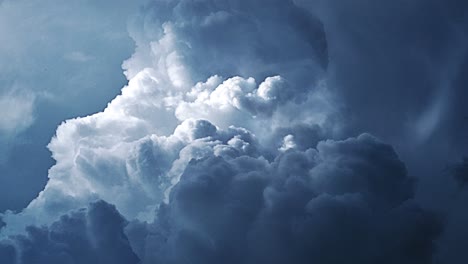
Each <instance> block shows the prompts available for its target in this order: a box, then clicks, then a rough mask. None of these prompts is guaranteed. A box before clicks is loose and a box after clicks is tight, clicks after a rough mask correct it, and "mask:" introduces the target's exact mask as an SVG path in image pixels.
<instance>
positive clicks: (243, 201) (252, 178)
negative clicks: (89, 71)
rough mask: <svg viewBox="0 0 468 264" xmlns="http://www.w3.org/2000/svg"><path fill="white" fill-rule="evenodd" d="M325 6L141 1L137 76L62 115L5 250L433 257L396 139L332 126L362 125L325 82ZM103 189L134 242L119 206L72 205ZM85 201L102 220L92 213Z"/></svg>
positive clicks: (252, 258)
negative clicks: (37, 183) (86, 112)
mask: <svg viewBox="0 0 468 264" xmlns="http://www.w3.org/2000/svg"><path fill="white" fill-rule="evenodd" d="M299 2H300V1H299ZM311 2H314V3H315V1H311ZM318 2H320V1H317V4H318ZM301 4H302V3H301ZM322 4H323V5H325V4H324V3H322ZM323 5H318V7H320V8H322V9H321V10H322V11H323V12H324V13H322V17H321V16H316V15H314V12H310V10H307V9H304V8H302V7H300V6H298V5H297V3H296V2H294V1H280V0H274V1H268V2H266V1H247V0H245V1H242V0H239V1H230V0H221V1H215V0H202V1H189V0H178V1H166V0H158V1H153V2H152V3H151V4H149V5H148V6H146V7H145V9H144V10H143V11H142V14H141V15H140V16H139V17H137V18H135V19H134V20H133V21H132V22H131V25H130V27H129V28H130V34H131V36H132V38H133V39H134V40H135V43H136V51H135V53H134V55H133V56H132V57H131V58H130V59H128V60H126V61H125V62H124V63H123V67H124V70H125V75H126V76H127V78H128V79H129V82H128V85H127V86H125V87H124V88H123V89H122V91H121V94H120V95H118V96H117V97H116V98H115V99H113V100H112V101H111V102H110V103H109V104H108V105H107V107H106V108H105V109H104V110H103V111H102V112H99V113H96V114H93V115H90V116H86V117H81V118H75V119H70V120H67V121H65V122H63V123H62V124H61V125H60V126H59V127H58V129H57V131H56V135H55V136H54V138H53V139H52V141H51V142H50V144H49V149H50V150H51V152H52V155H53V158H54V159H55V160H56V164H55V165H54V166H53V167H52V168H51V169H50V170H49V175H48V176H49V181H48V183H47V185H46V186H45V188H44V190H43V191H42V192H41V193H40V194H39V195H38V197H37V198H36V199H34V200H33V201H32V202H31V203H30V204H29V206H28V207H27V208H26V209H25V210H23V211H22V212H20V213H14V212H11V211H8V212H5V213H4V214H3V215H2V218H3V221H4V222H5V226H4V227H3V228H2V229H1V235H2V236H3V238H4V242H2V246H1V248H0V250H1V251H0V254H2V255H1V256H2V258H4V259H6V260H7V261H10V262H12V261H15V260H16V261H22V259H26V260H25V261H26V263H28V261H27V260H28V257H29V258H31V259H33V258H38V257H42V258H43V259H44V261H49V259H48V258H51V259H52V260H50V261H65V260H66V261H75V256H76V255H74V254H75V253H76V252H80V253H83V252H84V253H83V254H80V256H82V257H84V258H88V259H87V260H86V261H88V262H91V263H93V262H92V261H98V262H99V261H100V262H99V263H103V262H104V263H105V262H106V261H107V262H112V261H113V260H111V259H106V258H104V259H100V257H101V255H104V256H106V257H109V258H111V257H112V258H116V260H115V262H117V263H120V262H118V261H122V262H123V261H126V262H125V263H135V262H138V261H140V262H141V263H267V262H272V263H285V262H292V263H309V262H317V263H342V262H349V261H352V262H358V263H430V262H431V261H432V259H433V255H434V252H435V243H434V240H435V239H436V238H437V236H438V234H439V233H440V230H441V226H440V224H439V222H438V221H437V219H436V217H435V216H434V215H432V214H431V213H429V211H427V210H425V209H423V208H422V207H420V206H418V204H417V202H416V201H415V200H414V195H415V189H414V185H415V181H414V179H413V178H411V177H409V176H408V173H407V171H406V168H405V165H404V164H403V162H401V161H400V160H399V158H398V156H397V154H396V153H395V151H394V150H393V148H392V147H391V146H389V145H386V144H384V143H382V142H380V141H379V140H377V139H376V138H374V137H373V136H370V135H368V134H362V135H361V136H359V137H357V138H354V137H351V138H348V139H345V140H339V139H338V138H346V137H347V134H345V133H347V132H349V131H352V132H356V131H357V130H358V129H354V128H355V127H359V125H358V124H357V123H353V121H352V119H353V118H350V122H351V123H352V124H351V125H349V124H347V123H345V124H346V125H347V126H348V127H345V128H344V127H343V125H342V124H343V123H342V122H341V121H342V119H343V115H342V114H343V112H342V110H343V108H342V107H343V106H345V107H350V106H352V105H353V104H354V103H353V100H352V99H353V98H355V97H352V98H350V99H349V100H343V98H346V96H344V95H346V92H343V91H341V90H339V89H330V84H332V85H334V86H336V87H339V86H340V85H343V84H344V83H345V82H344V81H343V82H341V81H342V80H341V79H339V78H338V79H339V81H338V79H337V78H336V77H337V76H338V75H335V74H337V72H338V70H337V68H336V67H337V66H336V64H334V63H341V60H338V62H337V61H336V60H335V61H333V59H336V58H335V57H336V56H339V55H340V54H341V53H340V52H339V51H340V49H339V47H338V46H339V43H340V39H339V38H336V36H341V34H339V33H340V31H336V30H333V28H334V27H335V26H337V24H340V23H338V22H335V21H333V18H334V17H333V16H331V15H330V16H329V17H328V19H325V17H327V16H326V14H327V12H325V11H329V10H328V9H324V8H323ZM318 10H320V9H318ZM340 10H341V9H340ZM353 10H354V9H353ZM323 16H325V17H323ZM317 17H319V18H320V19H321V20H322V21H320V20H318V19H317ZM346 17H347V16H345V18H346ZM322 22H323V23H322ZM345 24H346V23H345ZM340 25H341V24H340ZM349 25H353V24H352V23H351V24H349ZM366 25H367V24H366ZM330 32H331V33H330ZM337 32H338V33H337ZM328 33H329V34H328ZM341 33H342V32H341ZM343 34H344V33H343ZM329 35H330V36H331V38H329ZM344 35H345V36H347V34H344ZM330 42H332V43H330ZM343 43H346V42H343ZM330 48H333V50H330ZM329 52H330V53H329ZM345 53H346V52H345ZM329 54H331V55H333V56H330V61H329ZM350 56H351V55H350ZM395 57H396V56H395ZM66 58H67V59H69V60H73V61H78V62H85V61H88V60H89V59H91V58H90V57H89V56H87V54H80V53H78V52H73V53H70V54H68V55H67V56H66ZM339 59H343V58H342V57H340V58H339ZM329 63H330V64H329ZM344 65H347V64H344ZM329 66H331V72H328V71H329ZM348 66H349V65H348ZM350 66H351V67H352V66H353V65H350ZM346 76H352V74H349V75H346ZM356 76H357V77H360V76H359V75H356ZM350 87H355V83H351V84H350ZM352 89H353V88H351V90H349V93H352ZM361 95H362V94H361ZM372 96H374V95H372ZM356 97H359V95H356ZM368 101H372V100H371V99H369V100H368ZM372 103H374V101H372ZM342 104H344V105H342ZM404 106H405V105H404ZM385 107H387V106H385ZM345 110H347V109H346V108H345ZM436 112H437V111H436ZM347 113H348V112H347ZM349 113H351V115H354V114H355V112H352V111H351V112H349ZM365 119H366V120H367V121H369V122H373V119H372V118H367V117H366V118H365ZM429 119H431V118H429ZM389 121H392V119H389ZM423 123H426V122H423ZM428 123H431V122H428ZM391 124H395V123H391ZM350 127H351V128H350ZM363 127H364V129H366V128H367V127H366V126H363ZM376 132H378V131H376ZM358 134H360V133H358ZM343 135H345V136H343ZM384 136H385V135H384ZM96 199H103V200H105V201H106V202H109V203H111V204H113V205H115V207H116V210H118V212H120V213H121V214H122V215H123V217H125V219H127V220H129V221H131V224H129V225H127V226H126V228H125V232H126V234H127V236H128V238H129V241H130V242H129V243H130V245H131V250H130V249H129V248H128V244H127V243H128V242H127V240H126V238H125V236H124V235H123V234H122V228H123V226H124V225H126V224H125V221H124V220H123V218H122V216H120V215H119V214H118V213H117V211H116V210H114V209H109V208H112V207H111V206H109V205H107V204H105V203H103V202H98V203H97V204H96V203H93V204H91V206H90V207H89V209H88V211H86V210H84V211H73V210H74V209H76V208H82V207H86V206H87V205H88V204H89V203H90V202H93V201H95V200H96ZM96 207H99V208H101V209H95V208H96ZM103 208H104V209H103ZM106 208H107V209H106ZM91 212H95V214H97V215H101V216H102V218H99V217H98V218H99V219H101V220H102V219H106V220H102V221H101V220H96V221H97V222H99V223H98V224H97V225H98V226H99V227H93V224H92V223H93V220H92V219H94V218H93V215H94V213H91ZM100 212H103V213H100ZM63 215H65V216H63ZM80 219H81V220H80ZM83 219H84V220H83ZM75 221H76V222H77V223H85V224H83V225H81V227H80V228H81V229H79V230H78V231H77V233H79V234H80V235H77V234H75V233H74V230H77V229H76V228H77V227H74V226H72V225H68V224H67V223H69V222H75ZM80 221H81V222H80ZM104 222H106V223H110V224H109V225H110V227H109V228H111V229H112V230H109V229H106V226H101V224H103V223H104ZM31 225H34V226H36V227H27V226H31ZM41 225H45V226H48V227H44V228H42V227H37V226H41ZM78 226H80V225H78ZM101 227H102V228H103V229H102V230H105V231H104V234H102V233H99V232H100V231H102V230H98V229H100V228H101ZM25 228H26V229H25ZM24 230H26V231H24ZM57 230H59V231H57ZM57 232H58V234H59V235H55V234H56V233H57ZM67 232H68V233H67ZM18 233H20V234H21V233H23V234H22V235H18ZM89 233H91V234H94V233H96V236H97V237H94V238H93V239H90V238H89V237H88V236H86V235H85V234H89ZM115 236H117V237H115ZM73 237H75V238H76V239H72V238H73ZM95 240H97V242H96V241H95ZM76 241H78V242H76ZM107 242H109V243H110V242H112V243H110V244H107ZM74 243H83V244H79V245H77V244H74ZM114 243H118V244H116V245H115V244H114ZM104 245H106V246H104ZM57 247H58V248H60V249H61V248H62V247H64V248H66V249H67V250H65V251H63V250H57V249H56V248H57ZM116 249H121V250H119V251H118V252H114V251H112V250H116ZM131 251H133V252H134V254H136V255H137V256H138V259H139V260H138V259H137V258H136V256H135V255H133V253H132V252H131ZM54 252H55V253H54ZM57 252H59V253H57ZM61 252H65V253H63V254H62V253H61ZM99 252H100V253H99ZM101 253H102V254H101ZM35 254H36V255H35ZM37 254H39V255H37ZM41 254H43V255H41ZM96 254H97V255H99V256H96ZM119 254H123V255H119ZM80 256H76V257H80ZM64 259H65V260H64ZM76 261H84V260H83V259H78V260H76ZM7 263H8V262H7Z"/></svg>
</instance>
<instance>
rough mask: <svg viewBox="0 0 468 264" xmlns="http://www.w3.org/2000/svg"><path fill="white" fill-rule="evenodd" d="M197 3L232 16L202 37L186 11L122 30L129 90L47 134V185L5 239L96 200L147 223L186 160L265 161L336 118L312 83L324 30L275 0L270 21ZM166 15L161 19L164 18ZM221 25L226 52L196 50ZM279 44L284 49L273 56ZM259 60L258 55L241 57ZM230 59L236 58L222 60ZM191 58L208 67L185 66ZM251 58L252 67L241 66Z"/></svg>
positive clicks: (203, 29) (163, 7)
mask: <svg viewBox="0 0 468 264" xmlns="http://www.w3.org/2000/svg"><path fill="white" fill-rule="evenodd" d="M220 3H221V2H220ZM174 4H175V6H174ZM199 4H201V5H202V6H203V7H204V8H205V7H206V8H208V9H207V10H204V11H203V12H202V13H203V14H200V15H202V16H207V17H211V16H212V14H213V13H214V12H218V11H219V12H221V11H223V10H225V9H226V10H228V11H229V12H234V10H236V12H238V13H237V14H236V15H234V13H235V12H234V13H233V15H232V16H229V19H234V20H233V21H231V22H229V23H228V24H226V21H225V20H224V19H209V20H210V22H209V27H208V28H207V24H206V23H205V22H199V21H191V20H190V19H191V17H197V16H195V15H196V12H198V11H200V10H201V9H199V8H200V6H198V4H196V3H192V2H190V1H180V2H171V3H169V2H155V3H154V5H156V6H153V5H150V6H149V7H148V8H147V10H146V13H144V14H143V15H142V16H143V17H146V19H145V20H143V21H138V20H137V21H135V22H134V26H135V25H140V26H141V24H138V23H143V22H145V21H149V22H145V23H148V25H147V27H150V28H151V29H152V30H151V31H150V32H146V31H145V30H143V31H142V30H141V29H132V31H131V32H132V34H133V37H134V39H135V42H136V44H137V49H136V52H135V54H134V55H133V56H132V57H131V58H130V59H129V60H128V61H126V62H125V63H124V67H125V68H126V69H127V70H126V74H127V77H129V78H130V80H129V83H128V85H127V86H126V87H124V88H123V89H122V92H121V95H119V96H117V97H116V98H115V99H114V100H112V102H110V103H109V104H108V106H107V108H106V109H105V110H104V111H103V112H100V113H97V114H94V115H91V116H87V117H83V118H76V119H72V120H68V121H66V122H64V123H63V124H62V125H61V126H60V127H59V128H58V129H57V132H56V136H55V137H54V138H53V139H52V141H51V142H50V144H49V149H50V150H51V152H52V156H53V158H54V159H55V160H56V165H55V166H53V167H52V168H51V169H50V171H49V182H48V183H47V185H46V187H45V188H44V190H43V191H42V192H41V193H40V194H39V196H38V197H37V198H36V199H35V200H34V201H32V202H31V203H30V205H29V206H28V208H26V209H25V210H24V211H23V212H22V213H20V214H13V213H11V212H7V213H6V214H5V217H4V218H5V221H6V222H8V223H9V224H8V226H7V228H6V230H5V232H6V233H11V232H13V233H14V232H16V231H17V230H21V229H22V228H23V226H25V225H27V224H28V223H33V222H34V223H42V222H43V223H47V222H49V221H51V220H53V219H55V218H57V217H58V216H59V215H60V214H62V213H65V212H67V211H68V210H70V209H73V208H76V207H77V206H85V205H86V204H87V203H89V202H90V201H92V200H94V199H96V197H99V198H102V199H105V200H106V201H108V202H110V203H112V204H115V205H116V206H117V208H118V209H119V211H120V212H121V213H122V214H123V215H125V216H126V217H128V218H129V219H135V218H137V219H140V220H148V219H152V217H153V216H152V215H153V214H154V209H155V208H156V207H157V205H158V203H159V202H161V201H163V200H164V199H165V197H166V196H167V193H168V191H169V190H170V189H171V186H173V185H174V184H175V183H176V182H177V181H178V179H179V177H180V175H181V174H182V172H183V171H184V168H185V166H186V164H187V163H188V162H189V161H190V160H191V159H193V158H201V157H203V156H204V155H207V154H209V153H215V154H216V155H220V156H222V155H228V153H246V154H249V155H257V156H260V155H263V156H266V157H269V158H273V157H274V156H275V155H276V154H275V153H276V152H278V147H276V146H273V147H270V146H269V144H265V142H279V141H280V140H282V138H283V137H285V136H286V135H287V134H291V133H290V132H289V133H287V134H286V131H284V127H289V126H291V125H293V126H306V127H307V126H311V127H313V126H315V127H316V128H318V129H328V128H327V127H326V124H327V122H328V117H329V116H331V115H333V114H334V111H335V109H334V106H333V104H331V103H330V101H331V100H332V99H331V98H332V97H331V95H330V94H329V93H328V91H327V89H326V84H325V83H324V82H323V81H322V82H320V80H321V79H322V78H323V72H324V69H325V68H324V67H326V63H323V60H322V59H319V58H322V57H326V48H324V47H323V45H324V43H323V42H324V36H323V27H322V25H321V24H320V23H319V22H318V21H317V20H316V19H315V18H314V17H313V16H312V15H311V14H310V13H307V12H304V11H302V10H301V9H298V8H297V7H296V6H295V5H294V4H293V3H292V2H283V1H278V2H277V3H275V4H274V5H273V4H272V5H268V9H271V11H275V13H271V14H270V13H269V12H264V11H260V10H261V9H259V6H257V5H256V4H251V3H249V2H247V1H246V2H245V3H243V4H240V3H239V5H238V6H236V7H235V9H232V7H230V6H229V5H228V3H227V2H225V3H224V2H223V3H221V4H220V5H212V3H211V2H210V1H206V2H200V3H199ZM156 7H157V8H156ZM169 10H171V11H170V12H173V14H172V15H171V16H167V14H166V13H165V12H166V11H169ZM210 10H211V11H210ZM280 10H286V11H287V12H286V13H283V12H278V11H280ZM205 11H206V12H207V13H205ZM208 11H209V12H208ZM226 12H227V11H226ZM179 13H180V14H179ZM183 13H191V15H190V16H182V15H181V14H183ZM204 21H205V20H204ZM270 22H271V23H274V25H270V24H269V23H270ZM256 23H258V24H259V25H258V26H256V27H254V28H252V29H253V30H254V32H252V35H250V36H249V37H247V38H235V34H234V33H235V32H238V31H241V30H247V28H250V27H251V26H253V25H254V24H256ZM303 25H308V26H310V27H308V29H307V30H305V29H304V28H303ZM144 26H145V25H144V24H143V28H145V27H144ZM226 27H227V28H228V29H229V30H227V32H228V33H229V34H225V37H226V38H227V39H226V41H225V42H223V43H220V44H219V45H218V44H217V45H216V46H213V47H211V48H209V49H207V48H206V47H204V45H205V44H210V45H211V43H212V42H211V41H209V39H205V38H203V37H202V36H204V35H206V36H207V37H208V36H209V35H213V34H224V33H222V32H225V31H226ZM275 27H276V28H275ZM196 32H198V33H199V34H194V33H196ZM254 33H255V34H254ZM311 34H312V35H313V36H316V37H317V38H316V39H314V38H312V39H311ZM200 37H202V38H200ZM279 37H280V38H279ZM234 43H237V44H236V45H234ZM248 43H250V44H252V45H250V44H249V45H247V44H248ZM258 45H261V49H260V46H258ZM278 45H280V46H285V47H286V46H287V45H291V47H294V48H288V49H285V50H284V52H278V48H279V46H278ZM260 50H261V51H262V52H263V56H254V57H252V56H248V57H246V55H248V54H250V55H254V54H256V53H258V52H259V51H260ZM299 50H305V51H307V54H308V55H307V56H303V55H300V53H298V51H299ZM203 51H205V52H203ZM227 51H230V52H227ZM324 52H325V53H324ZM283 53H284V54H283ZM234 57H239V58H242V59H241V60H239V61H236V60H232V61H231V59H234ZM202 58H203V59H204V60H206V61H209V62H210V63H203V64H194V63H195V62H196V61H198V60H201V59H202ZM257 58H258V60H257ZM143 59H144V60H145V61H142V60H143ZM148 59H149V61H147V60H148ZM253 60H256V61H255V64H256V65H255V67H250V66H248V65H252V64H250V63H248V62H252V63H253ZM229 61H231V62H230V63H228V62H229ZM226 63H227V64H229V65H228V66H227V67H225V68H219V67H218V66H221V65H225V64H226ZM194 65H205V66H206V67H207V68H203V67H202V68H200V67H195V66H194ZM244 66H248V68H245V69H244ZM241 68H242V69H244V70H246V69H248V71H247V72H245V73H246V74H247V73H251V75H250V76H246V77H243V76H236V75H240V74H242V73H243V72H242V71H240V70H239V69H241ZM259 69H265V71H263V70H262V71H259ZM304 70H307V73H306V72H304ZM250 71H251V72H250ZM212 72H213V73H216V74H214V75H211V73H212ZM218 74H223V75H226V76H228V77H221V75H218ZM278 74H279V75H278ZM229 76H232V77H229ZM327 99H329V101H327ZM291 112H296V113H298V114H296V115H291V114H290V113H291ZM204 120H206V121H204ZM272 131H276V132H275V133H272ZM254 135H262V137H261V138H257V137H255V136H254ZM262 143H263V144H262ZM258 146H262V147H260V148H258ZM269 148H271V149H269ZM229 155H231V154H229ZM232 155H234V154H232ZM21 219H22V220H21Z"/></svg>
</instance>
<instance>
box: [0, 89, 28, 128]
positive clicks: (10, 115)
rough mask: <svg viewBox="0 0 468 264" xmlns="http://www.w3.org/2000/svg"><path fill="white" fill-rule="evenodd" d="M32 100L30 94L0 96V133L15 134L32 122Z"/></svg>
mask: <svg viewBox="0 0 468 264" xmlns="http://www.w3.org/2000/svg"><path fill="white" fill-rule="evenodd" d="M34 100H35V97H34V96H33V95H30V94H24V95H19V94H6V95H0V109H2V114H1V115H0V133H4V134H15V133H18V132H21V131H22V130H24V129H26V128H28V127H29V126H30V125H31V124H32V123H33V122H34Z"/></svg>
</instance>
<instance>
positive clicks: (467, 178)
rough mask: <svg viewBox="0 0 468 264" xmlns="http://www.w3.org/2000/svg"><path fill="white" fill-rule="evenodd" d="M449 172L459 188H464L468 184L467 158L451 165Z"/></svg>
mask: <svg viewBox="0 0 468 264" xmlns="http://www.w3.org/2000/svg"><path fill="white" fill-rule="evenodd" d="M450 172H451V173H452V174H453V177H454V178H455V180H456V181H457V182H458V183H459V184H460V186H462V187H465V186H466V184H467V183H468V158H464V159H463V160H462V161H460V162H459V163H457V164H455V165H453V166H452V167H451V168H450Z"/></svg>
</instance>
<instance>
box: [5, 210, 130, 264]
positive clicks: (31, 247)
mask: <svg viewBox="0 0 468 264" xmlns="http://www.w3.org/2000/svg"><path fill="white" fill-rule="evenodd" d="M125 225H126V221H125V220H124V219H123V218H122V216H121V215H120V214H119V213H118V212H117V210H116V209H115V207H114V206H112V205H109V204H107V203H105V202H104V201H97V202H93V203H91V204H90V205H89V207H88V208H84V209H80V210H76V211H73V212H70V213H68V214H66V215H63V216H62V217H61V218H60V220H58V221H56V222H54V223H52V224H51V225H50V226H42V227H37V226H30V227H28V228H27V234H25V235H17V236H12V237H10V238H9V239H8V240H4V241H2V242H0V259H1V260H2V263H5V264H13V263H17V264H18V263H37V264H42V263H44V264H45V263H48V264H49V263H96V264H97V263H122V264H131V263H135V264H136V263H138V257H137V256H136V255H135V254H134V253H133V251H132V249H131V248H130V245H129V243H128V240H127V237H126V236H125V234H124V232H123V228H124V226H125Z"/></svg>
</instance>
